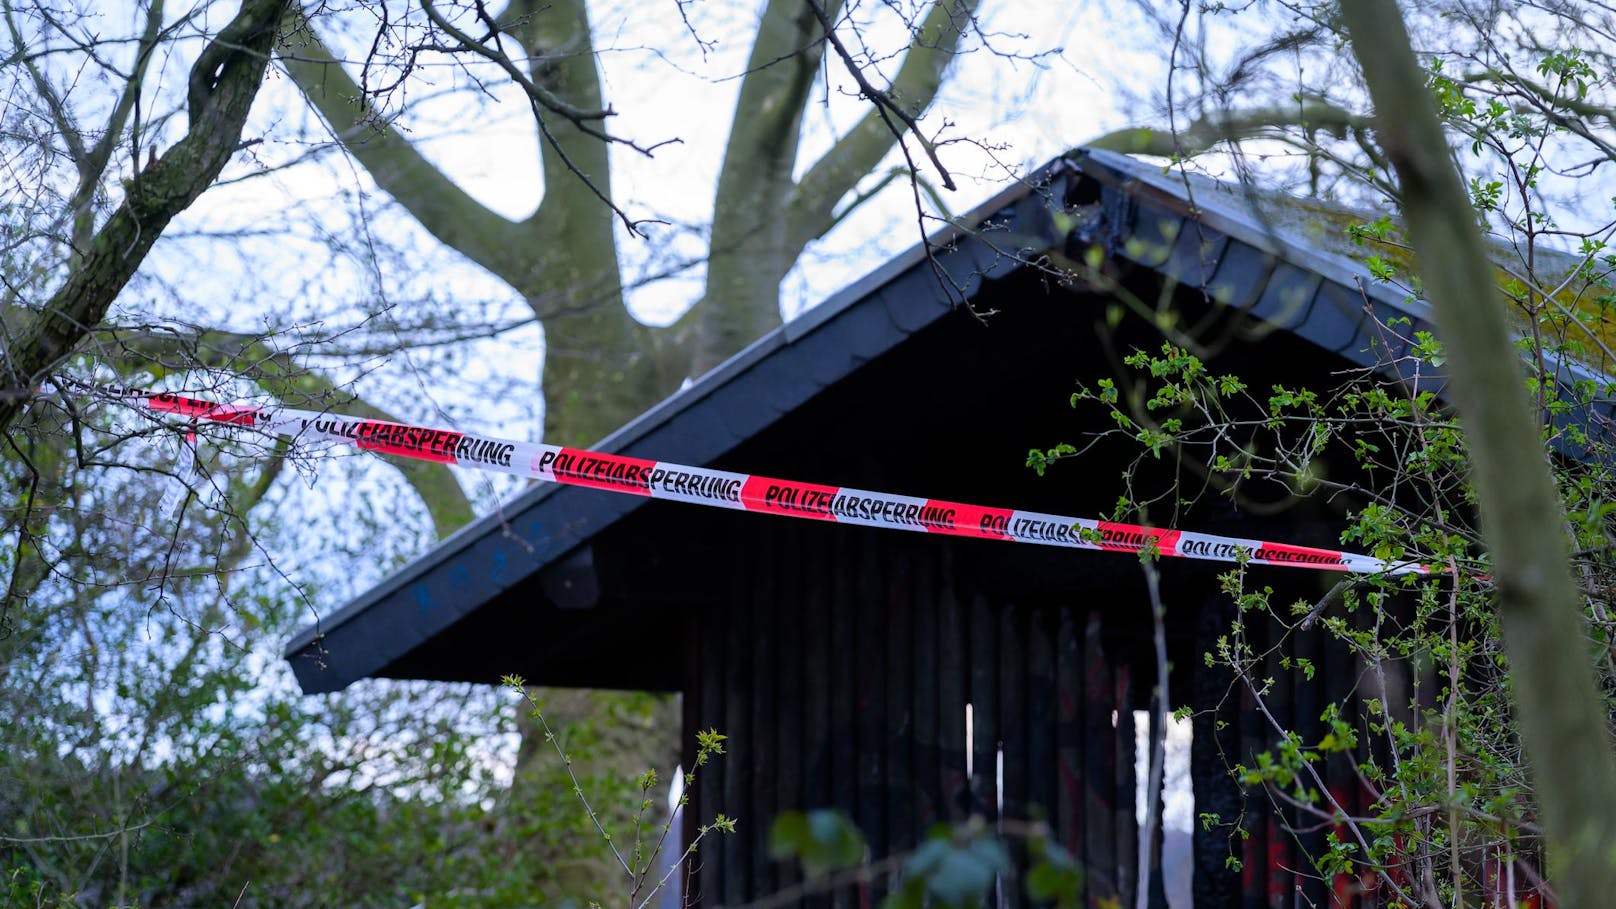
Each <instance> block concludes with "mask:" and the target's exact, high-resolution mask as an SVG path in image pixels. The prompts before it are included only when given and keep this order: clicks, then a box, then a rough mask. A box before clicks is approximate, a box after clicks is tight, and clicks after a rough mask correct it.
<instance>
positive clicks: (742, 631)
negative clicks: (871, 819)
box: [709, 545, 757, 904]
mask: <svg viewBox="0 0 1616 909" xmlns="http://www.w3.org/2000/svg"><path fill="white" fill-rule="evenodd" d="M736 548H737V549H739V550H741V552H739V553H737V554H738V555H739V556H741V557H740V558H738V559H737V560H736V561H737V565H738V566H740V570H737V571H736V572H735V574H734V577H735V581H736V583H735V589H734V590H733V591H732V592H731V595H730V598H729V602H728V603H726V604H725V611H726V613H727V615H728V619H729V621H728V622H727V623H726V624H725V626H724V722H723V724H722V725H721V726H719V729H718V731H719V732H721V733H723V734H724V735H727V736H729V739H728V741H727V742H726V743H725V744H726V746H727V747H726V749H725V751H726V753H725V755H724V757H723V758H722V760H723V761H724V762H725V763H726V765H727V768H728V770H727V772H726V773H725V774H724V797H723V803H722V804H721V805H720V806H719V810H720V811H721V812H723V813H724V814H726V815H728V816H729V817H732V818H736V819H737V820H739V819H742V818H751V817H754V815H753V813H752V804H751V802H752V799H751V789H750V786H749V785H748V784H749V781H750V778H751V769H752V747H753V739H752V724H751V719H752V711H751V697H750V693H751V691H752V596H751V590H750V586H751V583H752V581H753V578H754V572H753V570H750V566H755V565H756V561H757V560H756V558H755V555H756V554H755V551H754V550H753V549H752V547H750V546H744V545H742V546H737V547H736ZM709 820H710V819H709ZM719 842H720V843H721V844H722V849H723V852H724V889H723V892H722V893H721V894H720V896H719V899H720V900H721V901H722V902H724V903H726V904H729V903H740V902H745V901H746V900H748V899H750V897H751V893H752V889H751V880H752V868H751V856H750V855H749V854H748V849H747V848H746V847H747V843H748V838H747V836H745V835H736V836H723V837H720V838H719Z"/></svg>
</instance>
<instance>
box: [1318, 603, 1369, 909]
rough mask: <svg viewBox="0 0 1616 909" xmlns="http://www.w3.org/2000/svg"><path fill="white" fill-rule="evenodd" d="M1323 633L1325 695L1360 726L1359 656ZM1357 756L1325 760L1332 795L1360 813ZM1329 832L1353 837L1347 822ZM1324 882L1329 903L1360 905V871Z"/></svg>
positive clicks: (1334, 756)
mask: <svg viewBox="0 0 1616 909" xmlns="http://www.w3.org/2000/svg"><path fill="white" fill-rule="evenodd" d="M1323 637H1324V641H1323V645H1322V648H1321V653H1320V656H1321V657H1322V659H1323V665H1322V666H1320V667H1319V673H1320V674H1321V675H1322V676H1323V677H1324V696H1325V698H1326V699H1327V700H1328V702H1329V703H1332V704H1335V705H1336V707H1337V709H1339V710H1340V712H1341V714H1340V715H1341V720H1342V721H1343V722H1345V723H1347V724H1348V725H1350V726H1353V727H1355V728H1359V729H1361V728H1362V726H1361V725H1360V724H1358V722H1357V720H1358V711H1357V709H1356V707H1355V703H1356V698H1354V697H1353V692H1354V691H1355V690H1356V689H1357V687H1358V672H1357V668H1358V661H1357V658H1356V657H1355V656H1354V655H1353V653H1352V652H1351V651H1350V650H1348V649H1347V648H1346V647H1345V646H1344V645H1343V644H1342V643H1341V642H1340V641H1339V640H1336V639H1335V638H1334V637H1333V636H1328V635H1324V636H1323ZM1360 750H1362V749H1361V748H1360ZM1358 760H1359V757H1358V756H1357V755H1356V754H1354V753H1350V752H1344V751H1343V752H1337V753H1335V754H1330V755H1327V756H1326V757H1325V761H1324V780H1325V784H1326V785H1328V786H1329V787H1330V795H1331V796H1332V797H1333V798H1334V799H1335V802H1336V804H1338V805H1340V806H1341V807H1342V809H1343V810H1345V811H1346V812H1347V813H1348V814H1350V815H1353V816H1359V817H1361V816H1362V815H1361V813H1360V807H1359V804H1358V793H1359V788H1358V776H1357V773H1356V772H1355V770H1354V768H1355V766H1356V764H1357V762H1358ZM1330 832H1332V833H1334V834H1335V835H1336V836H1337V837H1338V838H1340V839H1341V840H1342V841H1343V842H1351V841H1352V839H1351V836H1350V835H1349V834H1348V833H1347V829H1346V826H1345V825H1344V824H1335V825H1334V826H1332V827H1331V830H1330ZM1325 883H1326V886H1327V887H1329V890H1330V901H1329V905H1330V906H1332V907H1339V909H1350V907H1352V906H1354V905H1357V898H1356V894H1357V890H1358V878H1357V875H1354V874H1336V875H1334V876H1333V877H1332V878H1331V879H1330V880H1328V881H1326V882H1325Z"/></svg>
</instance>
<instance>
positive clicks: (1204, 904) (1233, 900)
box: [1190, 596, 1267, 909]
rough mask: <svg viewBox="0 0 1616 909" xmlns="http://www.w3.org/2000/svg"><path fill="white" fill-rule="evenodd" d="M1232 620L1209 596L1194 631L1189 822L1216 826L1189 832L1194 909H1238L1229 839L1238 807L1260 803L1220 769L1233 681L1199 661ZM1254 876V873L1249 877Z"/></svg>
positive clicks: (1232, 714)
mask: <svg viewBox="0 0 1616 909" xmlns="http://www.w3.org/2000/svg"><path fill="white" fill-rule="evenodd" d="M1233 618H1234V604H1233V603H1232V602H1230V600H1229V599H1228V598H1227V597H1222V596H1213V597H1211V598H1209V599H1207V600H1206V601H1205V602H1203V603H1202V604H1201V609H1200V615H1199V616H1197V619H1196V626H1195V665H1194V671H1195V675H1194V684H1193V685H1192V686H1191V688H1190V697H1191V706H1192V707H1193V708H1194V711H1195V712H1194V714H1193V716H1192V718H1191V723H1192V725H1191V740H1190V785H1191V786H1192V787H1193V789H1194V792H1195V812H1194V817H1196V818H1200V817H1201V816H1202V815H1214V816H1216V818H1217V823H1216V824H1215V825H1213V826H1211V827H1210V828H1208V827H1206V826H1203V825H1202V824H1200V823H1196V824H1195V827H1194V830H1193V831H1192V832H1191V834H1190V836H1191V848H1192V849H1193V851H1194V870H1193V877H1192V880H1191V886H1192V888H1193V892H1194V894H1195V905H1196V909H1242V907H1243V890H1244V887H1243V882H1244V877H1243V875H1244V871H1243V870H1242V871H1241V872H1236V871H1234V870H1232V869H1231V868H1230V867H1229V864H1228V859H1229V858H1230V855H1231V850H1233V855H1234V856H1235V857H1240V858H1242V859H1243V858H1244V856H1243V849H1242V847H1241V846H1239V845H1238V843H1239V841H1238V840H1234V839H1233V838H1232V825H1234V824H1237V823H1239V822H1240V820H1241V817H1240V815H1241V810H1242V806H1243V805H1244V806H1249V807H1250V808H1252V809H1253V810H1256V809H1257V808H1259V807H1260V805H1261V802H1260V801H1259V800H1258V799H1257V798H1256V797H1253V798H1251V799H1249V800H1248V799H1245V798H1244V797H1243V796H1242V793H1241V791H1240V786H1239V784H1238V783H1236V782H1235V780H1233V779H1232V778H1230V776H1229V772H1228V770H1227V769H1226V768H1227V767H1228V764H1229V762H1230V760H1231V758H1236V757H1238V756H1239V753H1240V752H1239V748H1240V723H1241V717H1242V713H1241V711H1240V697H1239V694H1238V693H1237V692H1235V691H1234V690H1233V689H1232V685H1233V682H1234V678H1233V675H1232V674H1231V673H1230V672H1228V671H1227V670H1225V669H1222V668H1219V667H1216V666H1206V665H1205V664H1204V663H1202V662H1201V660H1202V656H1203V655H1204V654H1207V653H1216V652H1217V641H1218V638H1220V637H1223V636H1224V635H1226V634H1228V633H1229V623H1230V622H1231V621H1232V620H1233ZM1262 818H1263V814H1258V815H1257V816H1256V817H1253V818H1248V819H1247V824H1248V826H1260V825H1261V824H1262V823H1263V821H1262ZM1253 874H1256V872H1253ZM1257 880H1258V881H1259V884H1260V885H1261V886H1259V888H1258V890H1257V893H1258V895H1259V896H1260V895H1261V894H1262V892H1263V888H1265V887H1266V886H1267V883H1266V882H1267V879H1266V877H1258V878H1257Z"/></svg>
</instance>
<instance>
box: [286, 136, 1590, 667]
mask: <svg viewBox="0 0 1616 909" xmlns="http://www.w3.org/2000/svg"><path fill="white" fill-rule="evenodd" d="M1254 199H1255V200H1256V201H1254ZM1292 204H1296V203H1295V201H1294V200H1292ZM1268 207H1269V206H1267V205H1265V204H1263V203H1262V202H1261V201H1260V199H1257V197H1254V196H1252V195H1251V194H1250V193H1247V192H1245V191H1243V190H1241V189H1239V188H1237V187H1231V186H1228V185H1224V184H1219V183H1215V182H1212V181H1208V180H1200V179H1192V180H1186V179H1184V178H1183V177H1181V176H1179V175H1178V174H1176V173H1173V172H1168V171H1164V170H1163V169H1162V168H1161V167H1160V166H1159V165H1153V164H1149V163H1146V162H1143V161H1139V160H1136V159H1133V158H1129V157H1126V156H1122V155H1117V154H1112V153H1107V152H1099V151H1083V150H1080V151H1077V152H1075V153H1073V154H1071V155H1069V156H1067V157H1064V158H1061V159H1058V160H1056V161H1055V162H1053V163H1051V164H1050V165H1047V166H1046V167H1044V168H1042V169H1040V170H1039V171H1037V172H1036V173H1034V174H1032V175H1030V176H1029V177H1027V178H1026V179H1024V180H1022V181H1021V182H1019V183H1017V184H1016V185H1015V186H1014V187H1012V188H1010V189H1007V190H1005V191H1004V192H1002V193H1000V194H999V195H998V196H997V197H996V198H994V199H993V200H991V201H989V202H988V203H987V204H985V205H984V206H982V207H980V208H978V209H977V210H976V211H975V212H973V213H972V214H971V215H969V216H967V217H965V218H963V219H960V221H959V224H960V225H961V226H960V227H958V228H954V229H950V230H946V231H944V232H942V233H941V234H939V235H938V236H936V237H934V238H933V239H932V243H933V246H934V248H940V249H942V250H944V251H943V252H940V253H939V254H938V255H936V256H935V257H934V258H932V259H928V256H927V253H926V249H925V248H924V247H921V246H917V247H915V248H914V249H911V250H909V251H908V252H906V253H904V254H902V255H900V256H898V257H897V258H895V259H893V260H892V261H890V262H888V263H887V264H885V265H883V266H882V267H880V268H878V269H876V270H875V271H874V272H872V273H870V274H869V275H867V276H865V277H864V278H863V279H861V280H859V281H857V282H855V283H854V284H852V285H850V286H849V287H847V288H846V289H844V290H843V291H841V292H840V293H838V294H836V295H835V296H833V297H832V298H830V299H829V300H827V301H826V302H824V303H822V304H821V305H819V306H817V307H815V308H813V309H811V310H809V311H807V312H806V313H804V314H803V315H802V316H799V317H798V318H796V319H794V320H792V321H791V322H788V323H786V324H785V325H782V326H781V327H779V328H777V329H775V330H774V331H771V332H770V333H769V334H767V335H765V336H764V337H762V338H761V339H759V340H758V341H757V342H756V343H754V344H752V345H751V346H750V347H748V348H746V349H745V350H743V351H742V352H740V353H739V354H736V355H735V356H734V357H732V358H731V359H730V360H728V361H727V362H725V363H724V364H723V365H721V366H720V367H718V368H717V369H715V370H714V371H712V372H711V373H708V374H707V375H705V376H703V377H702V378H701V379H700V380H698V381H697V382H695V383H694V384H692V385H690V386H689V387H687V388H685V389H683V390H682V391H680V392H678V393H677V394H674V395H672V396H671V397H669V398H668V399H667V400H665V401H663V402H662V403H660V404H658V405H657V406H655V407H653V408H651V409H650V410H648V411H646V412H645V413H644V414H642V415H641V416H639V417H638V418H636V419H635V420H633V421H632V422H630V423H628V424H627V425H625V426H624V427H623V428H622V429H620V430H618V431H617V432H615V433H613V434H612V435H611V436H609V437H608V438H607V439H605V440H604V441H602V442H601V443H600V444H599V445H598V446H596V448H598V449H600V450H603V451H608V452H616V453H621V454H627V455H631V456H635V457H641V458H646V459H650V460H663V461H674V462H678V463H686V464H698V465H706V464H709V463H711V462H713V461H714V460H715V459H718V458H721V457H722V456H723V455H724V454H725V453H727V452H729V451H731V450H732V449H734V448H736V447H737V446H739V445H740V444H741V443H743V442H745V441H746V440H748V439H749V438H751V437H753V436H755V435H756V434H758V433H760V432H761V431H762V430H764V429H766V428H767V427H769V426H770V425H771V424H773V423H775V422H776V421H777V420H779V419H780V418H781V417H782V416H783V415H785V414H787V413H789V412H791V411H793V410H794V409H796V408H798V407H799V406H801V405H803V404H804V403H806V402H807V401H808V400H809V399H811V398H813V397H814V396H816V395H817V394H819V393H820V392H821V391H822V390H824V389H825V388H827V387H828V386H830V385H831V384H833V383H835V382H837V381H839V380H841V379H843V378H845V377H847V376H849V375H851V374H852V373H854V372H856V371H858V370H859V369H860V368H861V367H862V366H863V365H864V364H866V363H868V362H869V361H871V360H873V359H874V358H876V357H878V356H880V355H882V354H884V353H886V352H887V351H889V350H892V349H893V348H895V347H897V346H898V345H900V344H902V343H903V342H904V341H905V340H906V339H908V338H909V337H910V336H912V335H914V334H915V333H917V332H918V331H920V330H921V329H923V328H925V327H927V326H929V325H931V324H932V323H933V322H935V321H937V320H939V319H941V318H943V317H944V316H947V315H948V314H950V313H951V312H952V311H953V310H954V309H955V308H956V306H957V302H958V301H959V300H960V299H961V298H962V297H963V298H970V297H972V296H973V295H974V294H975V293H976V292H977V290H978V289H979V288H980V287H981V286H982V284H983V282H984V281H989V280H992V279H995V278H1000V277H1004V276H1006V275H1008V274H1010V273H1011V272H1014V271H1016V270H1018V269H1024V268H1036V267H1039V266H1038V263H1039V261H1040V260H1041V256H1042V254H1043V253H1045V252H1050V251H1058V252H1061V253H1063V254H1064V255H1066V256H1068V257H1070V258H1072V259H1076V260H1079V261H1081V260H1082V258H1083V257H1084V256H1085V254H1087V253H1088V252H1089V251H1090V250H1091V249H1093V248H1094V247H1096V246H1098V247H1100V248H1102V249H1103V250H1104V251H1105V253H1106V254H1107V256H1108V257H1109V258H1110V259H1111V260H1113V261H1128V262H1132V263H1134V265H1135V266H1137V267H1143V268H1146V269H1150V270H1152V271H1154V272H1156V273H1158V274H1160V275H1161V276H1163V277H1164V278H1165V279H1168V280H1171V281H1174V282H1177V283H1178V284H1180V285H1183V286H1186V287H1190V288H1199V289H1202V290H1204V291H1205V292H1207V293H1208V294H1209V295H1211V296H1212V297H1213V298H1215V299H1217V300H1219V301H1221V302H1224V303H1227V304H1229V305H1231V306H1234V307H1238V308H1241V309H1245V310H1247V311H1248V312H1249V313H1250V314H1251V315H1253V316H1256V317H1259V318H1261V319H1264V320H1266V321H1267V322H1269V323H1270V324H1272V325H1274V326H1275V327H1277V328H1279V329H1283V330H1285V331H1287V332H1290V333H1293V334H1295V335H1296V336H1298V337H1300V338H1303V339H1305V340H1307V341H1309V342H1311V343H1312V344H1315V345H1317V346H1318V347H1321V348H1324V349H1326V350H1329V351H1333V352H1335V353H1337V354H1339V355H1341V356H1342V357H1344V358H1345V359H1347V360H1349V361H1351V362H1355V363H1358V364H1361V365H1365V366H1377V367H1378V366H1383V365H1384V364H1386V363H1388V362H1392V363H1395V362H1398V361H1399V360H1400V359H1401V357H1402V355H1403V354H1404V353H1406V352H1407V351H1406V346H1407V345H1406V342H1400V341H1395V340H1394V341H1393V344H1394V349H1392V350H1390V351H1388V350H1386V349H1385V346H1384V344H1381V346H1379V347H1377V346H1376V344H1379V343H1381V342H1380V339H1381V338H1382V337H1383V336H1384V333H1383V332H1381V331H1379V330H1378V328H1377V325H1384V324H1386V323H1387V322H1388V321H1389V320H1391V319H1394V318H1401V317H1406V318H1408V319H1409V320H1410V321H1411V323H1412V324H1411V325H1410V326H1408V327H1406V328H1404V329H1403V330H1402V331H1400V332H1399V334H1400V335H1401V336H1402V337H1411V336H1412V335H1413V333H1414V332H1415V331H1418V330H1429V329H1430V327H1431V326H1430V314H1429V310H1428V307H1427V306H1426V305H1425V304H1424V303H1423V302H1421V301H1417V300H1408V299H1405V296H1404V294H1403V293H1402V292H1400V291H1398V290H1396V289H1394V288H1391V287H1388V286H1386V285H1384V284H1380V283H1377V282H1375V281H1374V280H1373V279H1372V278H1371V277H1370V276H1369V274H1368V273H1367V272H1366V271H1365V270H1364V269H1363V268H1362V267H1361V266H1359V265H1358V264H1356V263H1355V262H1354V261H1352V260H1351V259H1350V258H1348V257H1347V256H1346V255H1343V254H1342V253H1341V252H1339V251H1336V250H1337V248H1339V237H1340V235H1341V234H1343V233H1344V230H1345V228H1344V226H1343V227H1339V228H1325V229H1324V231H1323V232H1322V233H1321V234H1320V235H1318V236H1315V237H1308V236H1307V234H1308V232H1309V230H1312V229H1313V228H1309V227H1308V226H1307V225H1308V224H1313V223H1316V222H1308V221H1305V219H1304V220H1303V221H1296V220H1295V219H1291V220H1289V221H1284V220H1283V218H1285V217H1287V216H1286V214H1285V213H1284V212H1283V211H1281V212H1279V213H1278V214H1277V215H1276V213H1275V212H1272V211H1269V210H1267V209H1268ZM1332 238H1334V239H1332ZM1332 245H1334V246H1335V247H1336V248H1332ZM1371 315H1372V316H1373V318H1371ZM1371 333H1373V337H1372V335H1371ZM1372 342H1373V343H1372ZM1397 345H1400V346H1401V347H1402V348H1404V349H1396V346H1397ZM1567 368H1568V369H1570V370H1572V372H1574V373H1575V374H1576V375H1575V376H1574V377H1578V378H1593V377H1594V376H1593V375H1592V374H1591V373H1588V372H1587V371H1586V370H1582V369H1581V368H1580V367H1567ZM646 501H648V500H646V499H643V498H639V497H635V496H623V495H609V494H601V493H599V492H595V491H591V490H586V489H579V488H574V487H563V486H553V485H540V486H535V487H533V488H532V489H530V490H528V491H527V492H525V493H523V494H522V495H521V496H519V497H518V498H516V499H515V500H514V501H512V502H510V503H509V504H507V505H506V506H505V507H504V508H503V509H501V511H500V512H499V513H498V514H495V515H489V516H487V517H484V518H482V519H480V520H478V521H476V522H475V523H473V524H471V525H469V526H467V527H465V528H463V529H462V530H460V531H459V532H458V533H456V534H454V535H453V536H451V537H450V538H448V539H447V540H445V541H443V542H442V543H441V544H439V545H438V546H437V547H436V548H434V549H433V550H431V551H430V552H428V553H427V554H426V555H424V556H423V557H421V558H420V559H418V560H416V561H414V562H412V563H410V564H409V565H407V566H405V567H404V568H403V569H401V570H400V571H399V572H398V573H396V574H395V575H393V576H392V577H391V578H389V579H387V580H386V581H384V582H383V583H381V584H379V585H378V586H376V587H375V588H374V589H372V590H370V591H369V592H367V593H365V594H364V595H362V596H360V597H358V598H356V599H355V600H353V601H352V602H350V603H349V604H347V605H346V606H344V607H343V608H341V609H339V610H338V611H336V612H335V613H333V614H332V615H330V616H329V617H327V618H325V619H323V620H322V621H320V622H319V623H318V624H316V625H314V626H310V627H307V628H304V629H302V630H301V631H299V632H298V633H297V634H296V635H295V636H294V637H293V639H292V640H291V642H290V643H289V644H288V645H287V648H286V656H287V658H288V659H289V660H291V661H292V664H293V667H294V670H295V672H296V674H297V677H298V681H299V684H301V686H302V687H303V689H304V690H305V691H307V692H319V691H332V690H337V689H340V688H343V687H346V686H347V685H349V684H350V683H352V682H354V681H356V680H358V679H361V678H365V677H368V676H371V675H374V674H377V673H379V672H382V671H383V670H384V669H385V668H386V667H388V666H389V665H390V664H393V663H395V662H396V661H398V660H399V659H400V658H402V657H404V656H405V655H406V654H409V653H411V652H412V651H415V650H416V648H418V647H420V646H421V645H423V644H425V643H426V642H428V641H429V640H431V639H432V638H433V637H434V636H436V635H439V634H440V633H442V632H444V631H445V630H446V629H448V628H449V627H450V626H452V625H454V624H455V623H456V622H458V621H460V620H461V619H463V618H466V617H467V616H470V615H471V614H472V613H474V612H476V611H477V610H479V609H481V608H482V607H483V606H485V605H486V604H489V603H490V602H492V601H494V600H495V599H496V598H497V597H499V596H500V595H501V593H502V592H505V591H508V590H510V589H511V588H512V587H513V586H515V585H517V584H518V583H520V582H522V581H524V580H526V579H528V578H529V577H532V576H533V575H535V574H536V573H538V572H541V571H546V570H548V569H552V568H554V567H555V566H564V563H565V561H566V560H567V559H568V558H569V557H570V556H571V554H573V553H576V552H577V551H579V550H580V547H581V546H582V545H583V544H586V543H588V542H589V541H591V540H592V539H593V538H595V537H596V536H597V535H598V534H600V533H601V532H602V531H603V530H605V529H606V528H608V527H610V526H611V525H613V524H614V523H616V522H618V521H619V520H620V519H622V518H624V517H625V516H626V515H628V514H629V513H630V512H632V511H634V510H635V509H638V508H640V507H641V506H642V505H643V504H644V503H645V502H646ZM540 579H541V588H542V589H543V590H544V591H545V594H546V595H547V596H549V597H550V598H551V599H553V600H561V599H564V598H565V596H566V594H565V592H564V591H562V590H560V589H553V588H552V586H550V585H546V584H544V583H543V576H542V575H541V576H540Z"/></svg>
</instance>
